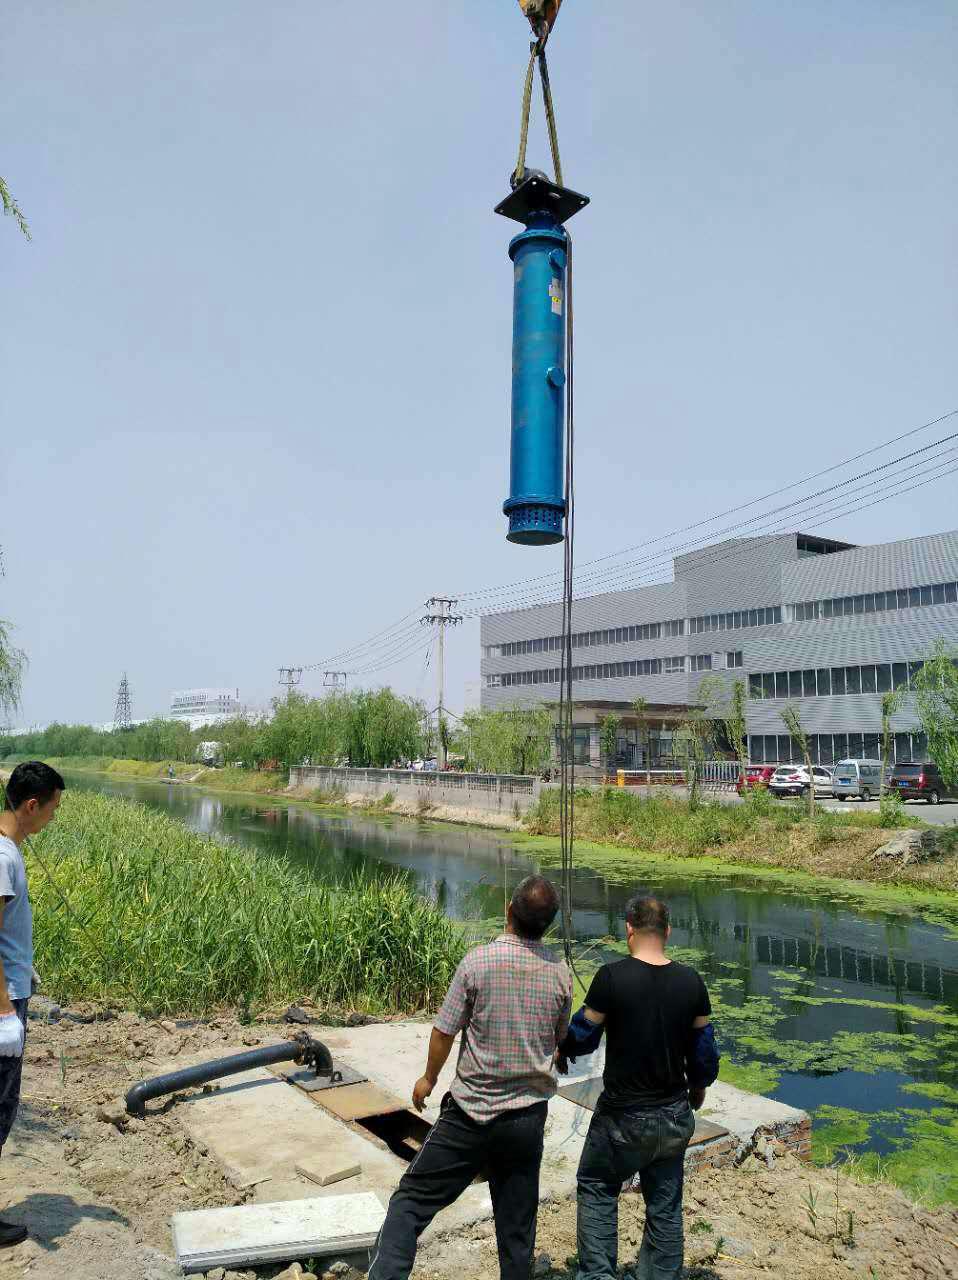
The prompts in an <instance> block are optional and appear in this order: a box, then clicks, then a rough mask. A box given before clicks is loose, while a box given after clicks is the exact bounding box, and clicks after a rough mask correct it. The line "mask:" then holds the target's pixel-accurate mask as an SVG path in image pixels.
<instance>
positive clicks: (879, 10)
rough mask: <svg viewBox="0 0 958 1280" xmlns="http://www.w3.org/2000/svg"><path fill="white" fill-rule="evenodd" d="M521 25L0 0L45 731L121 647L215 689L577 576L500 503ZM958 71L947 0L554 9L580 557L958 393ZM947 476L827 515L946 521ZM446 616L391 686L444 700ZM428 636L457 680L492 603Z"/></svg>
mask: <svg viewBox="0 0 958 1280" xmlns="http://www.w3.org/2000/svg"><path fill="white" fill-rule="evenodd" d="M526 52H527V28H526V26H525V24H524V22H523V20H522V18H521V15H520V13H519V9H518V6H517V5H516V3H515V0H471V2H470V3H467V2H466V0H444V3H441V4H440V3H437V0H401V2H398V3H385V0H380V2H379V3H374V4H372V5H370V4H368V3H362V4H361V3H358V2H357V0H313V2H312V3H303V2H284V0H280V2H279V3H277V4H274V5H263V4H262V3H261V0H257V3H255V4H254V3H251V2H249V0H230V2H229V3H224V2H223V0H203V3H201V4H198V3H196V0H190V2H189V3H186V2H185V0H166V2H165V3H163V4H161V5H148V4H145V3H139V4H135V3H125V4H124V3H106V2H104V0H71V3H64V2H63V0H60V3H55V4H54V3H50V2H49V0H30V2H29V3H27V0H14V2H13V3H11V4H8V5H6V6H5V10H4V17H3V39H2V44H0V118H2V120H3V139H4V141H3V146H2V148H0V173H2V174H3V176H4V177H5V178H6V179H7V181H8V182H9V183H10V186H11V188H12V190H13V191H14V193H15V195H16V196H17V198H18V200H19V201H20V203H21V205H22V206H23V208H24V210H25V212H26V213H27V215H28V217H29V219H30V223H31V225H32V228H33V233H34V239H33V242H32V243H31V244H27V243H26V242H25V241H24V240H23V239H22V238H21V237H20V236H19V234H18V232H17V231H16V228H15V226H14V224H13V222H12V221H11V220H5V221H3V222H2V223H0V289H2V298H3V315H4V324H3V333H2V338H0V413H2V422H3V460H4V463H5V467H4V475H3V490H2V492H3V500H2V508H0V510H2V520H0V544H2V546H3V550H4V555H5V562H6V577H5V578H4V579H2V580H0V616H2V617H5V618H8V619H10V620H11V621H12V622H13V623H14V624H15V626H16V629H17V630H16V634H17V638H18V640H19V642H20V644H21V645H22V646H23V647H24V648H25V649H26V650H27V651H28V653H29V657H30V671H29V676H28V679H27V683H26V689H25V699H24V707H23V713H22V715H21V717H19V718H20V721H21V723H28V722H32V721H43V720H48V719H51V718H58V719H66V720H93V721H102V720H107V719H110V718H111V716H112V711H113V703H114V699H115V694H116V687H117V683H118V680H119V677H120V675H121V673H122V672H123V670H124V669H126V670H128V671H129V675H130V681H131V684H132V687H133V694H134V714H136V715H138V716H143V715H146V714H149V713H152V712H155V711H159V710H162V709H164V708H165V707H166V706H167V705H168V699H169V692H170V690H172V689H175V688H178V687H184V686H191V685H205V684H210V685H233V686H239V688H240V691H241V694H242V695H243V696H244V697H246V698H249V699H251V700H254V701H265V700H266V699H267V698H268V697H269V696H271V695H272V694H273V693H275V692H276V683H275V682H276V668H277V667H278V666H280V665H281V664H289V663H292V664H300V663H310V662H318V661H322V660H323V659H324V658H326V657H327V656H328V655H332V654H334V653H335V652H336V651H337V650H339V649H342V648H345V647H346V646H349V645H352V644H354V643H355V642H357V641H361V640H363V639H364V638H365V637H367V636H369V635H371V634H372V633H373V632H376V631H379V630H380V629H382V628H384V627H387V626H389V625H390V624H392V623H393V622H394V621H395V620H396V619H398V618H400V617H402V616H403V615H406V614H408V613H410V612H411V611H414V610H417V609H421V605H422V602H423V601H424V600H425V598H426V597H427V596H429V595H432V594H434V593H451V594H454V593H456V592H464V591H467V590H471V589H475V588H477V587H484V586H486V585H489V584H499V583H506V582H510V581H512V580H514V579H518V578H524V577H527V576H529V575H532V574H537V573H543V572H546V571H549V570H553V569H555V568H557V567H558V566H559V564H560V563H561V561H560V550H559V549H558V548H553V549H548V550H544V549H541V550H537V549H531V548H518V547H512V546H510V545H509V544H507V543H506V541H505V537H504V533H505V520H504V517H503V516H502V514H501V504H502V501H503V499H504V498H505V496H506V487H507V481H508V457H507V450H508V413H509V385H510V383H509V350H510V336H511V334H510V327H511V315H510V305H511V288H512V277H511V265H510V263H509V260H508V258H507V255H506V248H507V244H508V240H509V237H510V235H511V234H512V231H511V226H512V224H509V223H507V222H505V221H504V220H503V219H501V218H498V217H496V216H494V215H493V213H492V206H493V205H494V204H495V203H497V202H498V200H499V199H501V197H502V196H503V195H505V194H506V192H507V189H508V175H509V173H510V172H511V170H512V168H513V166H514V164H515V149H516V141H517V131H518V130H517V126H518V103H519V93H520V89H521V81H522V75H523V72H524V67H525V58H526ZM956 60H958V9H956V7H955V5H954V3H953V0H935V2H931V0H914V2H913V3H904V2H903V0H899V3H896V4H892V3H888V2H886V0H868V2H867V3H865V2H864V0H859V2H850V0H844V2H843V0H839V2H838V3H836V2H835V0H828V3H825V2H824V0H810V2H808V3H804V4H801V5H798V4H791V5H783V4H768V3H761V4H760V3H756V2H755V0H731V2H730V3H725V4H715V3H714V0H671V2H670V3H668V4H661V5H651V4H639V3H635V0H567V3H566V4H565V5H564V6H563V10H562V13H561V16H560V20H559V23H558V25H557V27H556V31H555V35H554V38H553V42H552V44H551V45H550V66H551V69H552V78H553V86H554V90H555V93H556V98H557V109H558V117H559V128H560V137H561V141H562V151H563V161H564V167H565V171H566V172H565V177H566V181H567V183H568V184H569V185H570V186H573V187H575V188H577V189H579V190H581V191H585V192H588V193H589V194H590V195H591V196H592V199H593V204H592V206H591V207H590V208H589V209H588V210H587V211H585V212H584V213H582V214H580V215H579V216H578V217H577V218H576V220H575V222H574V223H573V224H572V228H571V229H572V230H573V231H574V232H575V233H576V250H577V254H576V273H577V274H576V315H577V368H576V383H577V389H578V399H577V431H578V457H577V468H578V504H579V505H578V534H579V554H580V556H581V557H582V558H583V559H585V558H588V557H589V556H596V555H601V554H603V553H604V552H606V551H610V550H616V549H618V548H620V547H625V546H628V545H630V544H636V543H641V542H643V541H644V540H647V539H649V538H651V537H656V536H658V535H661V534H663V533H666V532H668V531H670V530H672V529H675V528H677V527H679V526H682V525H684V524H687V523H689V522H690V521H692V520H694V519H697V518H699V517H701V516H705V515H708V514H711V513H713V512H716V511H719V510H722V509H724V508H728V507H731V506H733V505H735V503H736V502H741V501H745V500H747V499H748V498H751V497H754V496H757V495H759V494H762V493H765V492H767V491H769V490H771V489H774V488H776V487H778V485H780V484H784V483H787V482H788V480H789V479H793V478H797V477H799V476H802V475H804V474H806V473H807V472H809V471H812V470H816V469H818V467H820V466H821V467H824V466H827V465H828V464H829V463H830V462H832V461H836V460H838V459H840V458H843V457H846V456H848V455H850V454H852V453H856V452H859V451H860V450H861V449H864V448H866V447H868V445H870V444H871V443H874V442H877V441H880V440H884V439H886V438H888V437H891V436H893V435H896V434H898V433H900V432H903V431H906V430H908V429H909V428H911V427H913V426H917V425H918V424H920V423H922V422H924V421H926V420H927V419H930V418H934V417H936V416H937V415H938V414H940V413H944V412H946V411H947V410H949V409H952V408H955V407H956V406H958V377H956V338H958V315H956V288H955V286H956V272H955V233H954V217H955V210H956V208H958V162H956V157H958V136H956V135H958V128H956V120H958V100H956V99H958V90H956V77H955V66H956ZM546 158H547V149H546V147H545V144H544V136H543V132H542V129H541V113H540V112H537V115H536V126H535V129H534V132H533V139H532V143H531V146H530V155H529V160H530V163H533V164H539V165H542V166H543V167H544V166H545V163H546ZM951 429H958V428H956V427H955V426H954V424H952V426H951V427H950V428H949V427H948V426H947V425H946V426H944V427H943V428H942V431H941V434H945V431H947V430H951ZM803 455H804V456H803ZM810 455H811V456H810ZM955 479H956V478H955V477H951V478H949V479H945V480H943V481H942V482H940V483H938V484H935V485H930V486H928V487H926V488H924V489H921V490H920V491H918V492H917V493H914V494H911V495H908V496H906V497H903V498H901V499H898V500H896V501H894V502H890V503H887V504H885V505H881V506H878V507H874V508H872V509H871V510H867V511H864V512H862V513H860V514H858V515H855V516H853V517H851V518H847V519H843V520H841V521H834V522H827V521H826V522H823V523H821V524H819V525H818V526H817V527H818V528H819V529H820V531H821V532H823V533H827V534H833V535H835V536H837V537H842V538H846V539H849V540H851V541H880V540H888V539H892V538H899V537H910V536H915V535H918V534H923V533H931V532H934V531H938V530H942V529H949V528H954V527H955V526H956V525H958V513H956V503H955V493H956V484H955ZM803 523H811V524H815V522H814V521H811V522H803ZM661 576H667V574H662V575H661ZM404 638H405V637H404V636H400V640H403V639H404ZM413 638H415V637H413ZM425 639H426V637H425V633H423V637H422V640H421V641H417V647H416V650H415V652H413V653H411V654H410V656H409V657H408V659H407V660H406V661H404V662H403V663H402V664H400V665H398V666H396V667H395V668H394V669H386V670H383V671H381V672H377V673H373V674H371V675H370V676H369V677H368V678H369V679H370V680H371V681H376V682H379V681H384V680H388V681H390V682H392V683H394V684H395V685H396V686H397V687H399V688H401V689H402V690H403V691H406V692H410V693H416V692H417V689H418V691H419V692H421V693H423V694H424V695H427V696H428V692H429V690H430V689H431V687H432V680H433V677H434V667H432V666H431V667H430V668H429V669H428V670H426V671H425V672H424V657H425V652H424V645H425ZM395 647H398V648H400V649H401V647H402V646H401V645H399V646H394V648H395ZM448 649H449V666H448V670H449V675H448V684H449V691H450V701H451V703H452V705H453V706H454V707H456V706H460V705H461V702H462V692H463V686H464V682H465V681H466V680H468V679H473V678H475V677H476V675H477V670H478V656H479V655H478V627H477V625H476V623H475V622H474V621H471V622H469V623H467V624H466V625H465V626H463V627H461V628H460V629H459V630H458V632H456V633H455V634H454V635H452V636H451V637H450V642H449V646H448ZM369 652H370V654H371V656H372V657H374V658H375V657H376V656H377V652H378V654H379V655H380V656H385V657H387V658H388V656H389V654H390V650H389V649H388V648H387V649H381V650H379V651H369ZM334 665H336V666H339V665H343V666H347V667H351V666H355V665H357V664H356V663H353V662H351V661H348V660H345V661H343V662H342V664H340V663H335V664H334ZM358 665H362V664H361V663H360V664H358ZM367 665H375V663H367ZM320 685H321V677H320V678H317V677H316V676H313V677H311V678H310V677H307V679H306V681H305V682H304V687H306V688H311V689H317V688H319V687H320Z"/></svg>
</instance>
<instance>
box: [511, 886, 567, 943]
mask: <svg viewBox="0 0 958 1280" xmlns="http://www.w3.org/2000/svg"><path fill="white" fill-rule="evenodd" d="M558 910H559V895H558V893H557V892H556V887H555V885H554V884H553V883H552V882H551V880H547V879H546V878H545V876H526V878H525V880H520V881H519V883H518V884H517V885H516V887H515V890H514V891H513V894H512V927H513V928H514V929H515V931H516V933H517V934H518V935H519V936H520V938H529V939H531V940H533V941H534V940H536V939H538V938H541V937H542V935H543V934H544V933H545V931H546V929H548V927H549V925H550V924H552V922H553V920H554V919H555V918H556V912H557V911H558Z"/></svg>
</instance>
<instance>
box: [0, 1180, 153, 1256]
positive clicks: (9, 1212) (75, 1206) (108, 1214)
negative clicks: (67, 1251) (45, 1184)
mask: <svg viewBox="0 0 958 1280" xmlns="http://www.w3.org/2000/svg"><path fill="white" fill-rule="evenodd" d="M3 1216H4V1219H5V1220H6V1221H8V1222H16V1223H22V1224H23V1226H25V1227H27V1228H28V1230H29V1232H30V1238H31V1239H32V1240H33V1241H34V1243H36V1244H38V1245H39V1246H40V1248H41V1249H45V1250H47V1252H52V1251H54V1250H55V1249H56V1248H57V1246H58V1242H59V1241H61V1240H63V1239H65V1238H66V1236H68V1235H69V1234H70V1232H71V1231H72V1230H73V1228H74V1227H75V1226H77V1225H78V1224H79V1223H81V1222H90V1221H93V1222H105V1223H109V1224H110V1225H112V1226H117V1227H128V1226H129V1225H130V1223H129V1219H128V1218H125V1217H124V1216H123V1214H122V1213H118V1212H117V1211H116V1209H110V1208H108V1207H107V1206H106V1205H101V1204H80V1203H79V1202H78V1201H76V1200H74V1199H73V1197H72V1196H68V1195H57V1194H53V1193H50V1192H46V1191H34V1192H31V1193H30V1194H29V1195H27V1196H24V1198H23V1199H22V1200H21V1201H19V1203H17V1204H12V1205H10V1207H9V1208H8V1209H4V1211H3Z"/></svg>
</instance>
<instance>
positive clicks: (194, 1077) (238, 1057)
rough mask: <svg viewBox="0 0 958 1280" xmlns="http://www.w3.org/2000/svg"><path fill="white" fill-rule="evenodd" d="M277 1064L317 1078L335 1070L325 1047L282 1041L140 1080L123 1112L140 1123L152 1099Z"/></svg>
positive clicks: (316, 1042) (311, 1042) (306, 1038)
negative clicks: (305, 1069)
mask: <svg viewBox="0 0 958 1280" xmlns="http://www.w3.org/2000/svg"><path fill="white" fill-rule="evenodd" d="M277 1062H303V1063H306V1064H308V1065H309V1066H311V1067H313V1069H314V1070H315V1071H316V1074H317V1075H332V1074H333V1070H334V1068H333V1059H332V1056H331V1054H330V1052H329V1050H328V1049H327V1048H326V1046H325V1045H324V1044H322V1043H321V1042H320V1041H319V1040H313V1039H312V1038H310V1037H309V1036H306V1035H304V1036H302V1037H300V1038H299V1039H296V1040H285V1041H283V1043H282V1044H270V1045H265V1046H264V1047H263V1048H262V1049H251V1050H250V1051H249V1052H248V1053H234V1054H232V1055H231V1056H230V1057H228V1058H215V1059H214V1060H213V1061H212V1062H200V1063H198V1064H197V1065H196V1066H195V1067H183V1068H182V1070H180V1071H168V1072H167V1073H166V1075H162V1076H153V1077H152V1078H151V1079H149V1080H141V1081H140V1083H139V1084H135V1085H133V1087H132V1088H131V1089H130V1090H129V1091H128V1092H127V1095H126V1109H127V1111H128V1112H129V1114H130V1115H131V1116H136V1117H138V1118H139V1119H142V1118H143V1117H144V1116H145V1115H146V1103H147V1102H150V1101H152V1099H154V1098H161V1097H163V1096H164V1094H167V1093H175V1092H176V1090H178V1089H192V1088H195V1086H196V1085H200V1084H206V1083H208V1082H209V1081H210V1080H220V1079H222V1078H223V1077H224V1076H235V1075H238V1074H239V1072H241V1071H249V1070H251V1069H252V1068H253V1067H268V1066H272V1065H273V1064H274V1063H277Z"/></svg>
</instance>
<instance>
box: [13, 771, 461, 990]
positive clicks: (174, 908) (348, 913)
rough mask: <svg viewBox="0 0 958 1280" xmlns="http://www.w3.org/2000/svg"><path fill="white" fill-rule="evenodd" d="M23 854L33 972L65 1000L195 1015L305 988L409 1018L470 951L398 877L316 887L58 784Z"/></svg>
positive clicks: (134, 808)
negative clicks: (53, 807) (60, 793)
mask: <svg viewBox="0 0 958 1280" xmlns="http://www.w3.org/2000/svg"><path fill="white" fill-rule="evenodd" d="M37 855H39V857H38V856H37ZM41 859H42V862H43V863H44V864H45V865H46V866H47V867H48V868H49V869H50V871H51V872H52V873H53V876H54V878H55V880H56V882H57V884H58V885H59V886H60V887H61V888H62V890H63V892H64V893H65V894H66V896H67V898H68V900H69V904H70V908H71V909H70V910H69V911H68V910H67V909H66V908H65V907H64V904H63V902H62V900H61V898H60V896H59V894H58V893H57V891H56V889H55V888H54V887H53V885H51V883H50V881H49V879H48V878H47V876H46V875H45V874H44V871H43V869H42V866H41V865H40V860H41ZM27 862H28V866H29V874H30V885H31V895H32V898H33V909H34V936H35V940H36V949H37V967H38V969H39V970H40V972H41V973H42V974H43V979H44V985H45V987H46V989H47V990H48V991H50V992H51V993H52V994H53V995H55V996H56V997H57V998H59V999H61V1000H101V1001H107V1002H109V1003H112V1004H115V1005H119V1006H122V1007H127V1008H128V1007H136V1008H138V1009H139V1010H140V1011H142V1012H148V1013H151V1014H159V1013H176V1014H199V1013H208V1012H210V1011H212V1010H214V1009H217V1008H223V1007H227V1006H237V1005H244V1004H246V1003H247V1002H249V1003H251V1004H252V1005H253V1006H262V1005H267V1004H273V1003H279V1002H287V1001H294V1000H297V999H302V998H304V997H310V998H312V999H313V1000H315V1001H316V1002H317V1003H318V1004H319V1005H321V1006H324V1007H327V1008H337V1009H342V1008H353V1009H362V1010H366V1011H369V1012H375V1013H388V1012H414V1011H417V1010H420V1009H428V1008H433V1007H435V1006H436V1004H437V1003H438V1002H439V1000H440V999H441V998H442V996H443V995H444V993H445V990H446V987H447V985H448V982H449V980H450V978H451V976H452V973H453V971H454V969H455V967H456V965H457V964H458V962H459V960H460V958H461V956H462V954H463V952H464V950H465V943H464V939H463V935H462V933H461V931H460V930H459V929H458V928H457V926H455V925H454V924H453V923H452V922H451V921H449V920H448V919H447V918H446V917H445V916H444V915H443V914H442V913H441V912H440V911H439V910H438V909H437V908H435V907H433V906H432V905H431V904H429V903H427V902H426V901H425V900H424V899H422V898H419V897H418V896H417V895H416V894H415V893H414V892H413V890H412V889H411V888H410V887H409V885H408V882H407V881H405V880H404V879H403V878H401V877H399V876H397V877H392V878H386V879H381V880H377V881H372V882H365V881H362V882H360V881H358V880H357V881H353V882H350V883H349V884H347V885H345V886H340V887H328V886H324V885H319V884H316V883H315V882H313V881H311V880H309V879H307V878H306V876H304V875H303V874H302V873H301V872H299V871H297V870H295V869H294V868H291V867H290V866H289V865H287V864H286V863H285V862H283V861H281V860H279V859H274V858H272V857H269V856H267V855H263V854H256V853H251V852H247V851H246V850H242V849H239V848H236V847H234V846H231V845H228V844H224V843H221V842H219V841H217V840H213V839H209V838H206V837H203V836H199V835H196V834H194V833H193V832H191V831H189V830H188V829H187V828H186V827H185V826H183V825H182V824H181V823H179V822H176V821H174V820H173V819H171V818H168V817H166V816H165V815H163V814H158V813H154V812H152V811H151V810H149V809H147V808H146V807H145V806H143V805H140V804H135V803H132V802H130V801H127V800H118V799H114V798H111V797H107V796H102V795H97V794H95V793H92V792H73V793H71V792H67V793H66V795H65V796H64V799H63V803H62V805H61V807H60V811H59V813H58V815H57V818H56V820H55V821H54V823H53V824H52V825H51V826H50V827H49V828H48V829H47V830H46V831H45V832H43V833H42V835H40V836H39V837H36V838H35V848H34V849H33V850H29V849H28V850H27Z"/></svg>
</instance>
